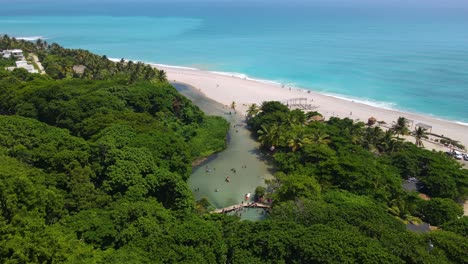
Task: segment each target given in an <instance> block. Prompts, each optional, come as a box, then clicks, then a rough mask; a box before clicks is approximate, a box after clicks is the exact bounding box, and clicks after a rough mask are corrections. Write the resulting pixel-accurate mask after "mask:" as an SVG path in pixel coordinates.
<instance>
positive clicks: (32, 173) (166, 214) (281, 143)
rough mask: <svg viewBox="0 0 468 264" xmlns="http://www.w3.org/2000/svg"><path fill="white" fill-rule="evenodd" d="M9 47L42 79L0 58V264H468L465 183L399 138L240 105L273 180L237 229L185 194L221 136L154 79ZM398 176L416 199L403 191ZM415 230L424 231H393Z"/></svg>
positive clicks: (35, 47) (219, 126)
mask: <svg viewBox="0 0 468 264" xmlns="http://www.w3.org/2000/svg"><path fill="white" fill-rule="evenodd" d="M13 48H19V49H22V50H23V51H24V53H25V54H32V53H33V54H36V55H37V56H38V58H39V60H40V61H41V62H42V65H43V66H44V69H45V72H46V74H31V73H28V72H27V71H26V70H24V69H14V70H12V71H8V70H5V67H8V66H14V64H15V61H14V60H13V59H8V58H3V59H0V263H249V264H253V263H392V264H394V263H468V217H466V216H462V215H463V209H462V206H460V202H463V201H464V200H465V199H466V198H467V197H468V170H467V169H464V168H462V166H461V165H460V164H459V163H458V162H456V161H455V160H454V159H452V158H450V157H448V156H447V155H446V154H445V153H442V152H435V151H429V150H426V149H424V148H421V147H419V146H418V145H419V144H413V143H412V142H406V141H403V140H402V139H401V138H400V135H404V134H405V133H407V132H408V131H405V126H400V127H398V126H395V128H394V129H391V130H388V131H384V130H382V129H380V128H379V127H378V126H377V127H370V126H366V125H365V124H363V123H358V122H353V120H350V119H347V118H345V119H339V118H331V119H330V120H327V121H325V122H317V121H310V120H311V117H313V116H319V115H320V113H317V112H309V113H304V112H302V111H300V110H289V109H288V108H287V107H286V106H284V105H282V104H280V103H279V102H265V103H263V104H262V105H260V106H256V105H252V106H251V107H250V108H249V112H248V126H249V128H250V129H251V131H252V135H253V136H255V137H256V138H257V139H258V140H259V142H260V143H261V146H262V149H263V150H262V151H264V153H266V154H267V155H268V156H269V158H270V160H271V161H270V162H272V163H273V164H274V167H275V170H276V171H277V172H276V174H275V179H274V180H271V181H269V182H268V187H267V188H260V187H259V188H257V190H256V196H257V197H256V198H257V199H265V198H268V200H271V201H272V205H271V209H270V210H269V212H268V217H267V219H266V220H264V221H258V222H251V221H240V219H239V218H238V217H235V216H228V215H224V214H210V213H209V211H210V210H211V209H212V207H211V206H210V205H209V203H208V202H207V201H206V200H203V199H202V200H200V201H195V200H194V198H193V195H192V192H191V190H190V188H189V187H188V185H187V182H186V181H187V179H188V178H189V177H190V174H191V170H192V164H194V163H196V162H197V161H199V160H201V159H203V158H206V157H208V156H210V155H212V154H214V153H216V152H219V151H222V150H223V149H224V148H225V147H226V144H227V143H226V142H227V141H226V137H227V133H228V130H229V123H228V122H227V121H226V120H225V119H223V118H222V117H216V116H207V115H205V114H204V113H203V112H202V111H201V110H200V109H199V108H198V107H197V106H195V105H194V104H192V102H190V101H189V100H188V99H186V98H185V97H184V96H182V95H181V94H179V93H178V92H177V91H176V89H175V88H174V87H172V85H171V84H170V83H169V82H168V81H167V77H166V74H165V72H164V71H162V70H157V69H154V68H152V67H150V66H148V65H145V64H143V63H134V62H127V61H124V60H121V61H120V62H112V61H110V60H108V59H107V58H106V57H105V56H98V55H95V54H92V53H90V52H88V51H85V50H71V49H65V48H63V47H61V46H59V45H57V44H51V45H49V44H48V43H47V42H45V41H42V40H38V41H37V42H27V41H22V40H16V39H14V38H10V37H8V36H3V37H0V50H3V49H13ZM75 65H81V66H84V67H82V69H84V70H83V71H82V72H77V71H76V70H74V66H75ZM398 123H399V122H397V124H398ZM422 136H424V135H421V137H422ZM410 178H415V179H417V180H418V181H419V182H420V184H421V185H422V187H421V190H420V191H421V192H423V193H425V194H426V195H428V196H430V197H431V199H430V200H423V199H421V198H420V196H419V195H418V193H417V192H416V191H406V190H404V189H403V187H402V184H403V183H404V182H405V181H406V180H408V179H410ZM422 221H424V222H426V223H429V224H431V225H433V226H437V227H438V228H437V229H436V230H434V231H431V232H425V233H417V232H412V231H409V230H407V228H406V224H408V223H410V222H411V223H421V222H422Z"/></svg>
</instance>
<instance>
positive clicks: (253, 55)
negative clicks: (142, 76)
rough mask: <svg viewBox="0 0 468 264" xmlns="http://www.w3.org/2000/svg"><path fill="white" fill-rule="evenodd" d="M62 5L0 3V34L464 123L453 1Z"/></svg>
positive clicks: (466, 45) (467, 64)
mask: <svg viewBox="0 0 468 264" xmlns="http://www.w3.org/2000/svg"><path fill="white" fill-rule="evenodd" d="M355 1H357V0H355ZM63 2H66V3H63ZM63 2H61V1H52V0H44V1H40V2H39V1H30V0H29V1H28V0H18V1H14V2H13V1H4V0H0V4H2V8H1V9H0V34H8V35H11V36H15V37H23V38H28V39H34V38H36V37H43V38H46V39H47V41H48V42H57V43H59V44H61V45H63V46H66V47H71V48H83V49H88V50H91V51H93V52H96V53H98V54H102V55H107V56H108V57H112V58H123V57H124V58H128V59H134V60H142V61H146V62H156V63H160V64H168V65H180V66H186V67H195V68H199V69H203V70H210V71H217V72H231V73H238V74H245V75H247V76H249V77H251V78H257V79H262V80H270V81H275V82H278V83H282V84H285V85H290V86H295V87H299V88H304V89H310V90H315V91H319V92H323V93H327V94H332V95H336V96H341V97H346V98H352V99H353V100H361V101H364V102H367V103H369V104H373V105H378V106H381V107H386V108H393V109H398V110H404V111H412V112H417V113H422V114H426V115H434V116H436V117H440V118H445V119H450V120H453V121H459V122H465V123H468V112H467V106H468V3H466V4H464V2H463V1H460V2H457V1H455V0H451V1H448V2H447V3H449V2H450V3H451V4H454V3H456V5H447V6H445V5H444V4H443V3H441V1H439V4H438V5H437V6H432V5H430V4H429V6H428V4H427V1H426V2H425V1H422V0H417V1H416V2H413V4H411V5H404V4H403V3H405V2H403V1H401V2H400V5H385V6H384V5H383V4H382V5H379V4H372V5H371V4H366V3H360V2H359V3H355V4H354V3H353V1H344V0H342V1H339V0H335V1H331V2H333V3H334V4H326V3H324V2H320V3H319V2H316V1H307V3H303V2H301V1H293V2H287V1H282V2H286V3H282V2H280V1H276V0H272V1H265V2H263V1H246V0H239V1H227V0H219V1H209V0H200V1H188V0H187V1H181V0H178V1H172V2H166V1H163V2H161V1H144V0H135V1H125V0H119V1H110V2H109V0H107V1H98V0H96V1H89V0H81V1H73V0H72V1H63ZM370 2H372V1H370ZM379 2H380V1H379ZM382 2H383V1H382ZM398 2H399V1H397V3H398ZM409 2H411V1H409ZM436 2H437V1H435V3H436ZM340 3H341V4H340ZM418 3H419V4H420V5H418ZM423 3H426V4H423ZM429 3H432V2H431V1H429ZM239 89H242V87H239Z"/></svg>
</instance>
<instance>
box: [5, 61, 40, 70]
mask: <svg viewBox="0 0 468 264" xmlns="http://www.w3.org/2000/svg"><path fill="white" fill-rule="evenodd" d="M16 68H22V69H25V70H27V71H28V72H29V73H38V71H37V70H36V69H34V66H33V65H31V64H28V62H27V61H24V60H19V61H16V67H7V68H6V69H7V70H9V71H12V70H14V69H16Z"/></svg>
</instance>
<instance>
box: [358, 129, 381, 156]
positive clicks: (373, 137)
mask: <svg viewBox="0 0 468 264" xmlns="http://www.w3.org/2000/svg"><path fill="white" fill-rule="evenodd" d="M383 134H384V133H383V131H382V129H381V128H380V127H378V126H376V127H367V128H366V129H365V130H364V133H363V135H362V138H361V145H362V146H363V147H364V148H366V149H368V150H374V149H378V147H377V145H378V143H379V141H380V138H382V136H383Z"/></svg>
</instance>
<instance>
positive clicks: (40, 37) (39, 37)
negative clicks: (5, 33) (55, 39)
mask: <svg viewBox="0 0 468 264" xmlns="http://www.w3.org/2000/svg"><path fill="white" fill-rule="evenodd" d="M15 38H16V39H20V40H27V41H34V40H38V39H43V40H44V39H47V38H45V37H43V36H30V37H15Z"/></svg>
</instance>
